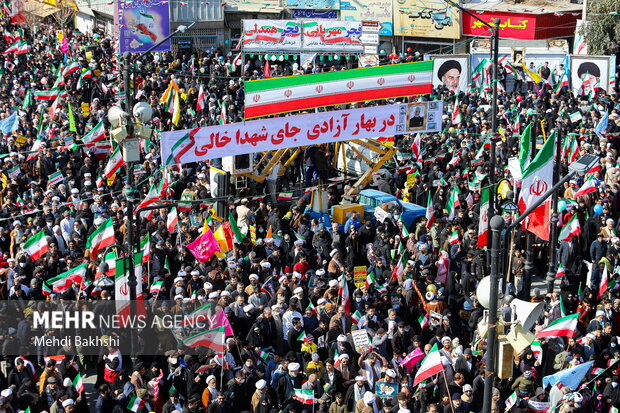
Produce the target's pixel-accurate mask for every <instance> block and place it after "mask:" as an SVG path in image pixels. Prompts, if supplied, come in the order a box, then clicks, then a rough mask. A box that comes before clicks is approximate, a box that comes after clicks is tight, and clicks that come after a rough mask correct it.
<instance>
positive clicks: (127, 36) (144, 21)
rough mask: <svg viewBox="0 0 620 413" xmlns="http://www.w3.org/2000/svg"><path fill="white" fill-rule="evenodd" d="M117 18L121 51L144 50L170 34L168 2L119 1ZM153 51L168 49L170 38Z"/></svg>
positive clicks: (139, 51) (165, 50)
mask: <svg viewBox="0 0 620 413" xmlns="http://www.w3.org/2000/svg"><path fill="white" fill-rule="evenodd" d="M118 19H119V26H120V49H121V53H125V52H130V53H142V52H145V51H147V50H148V49H150V48H151V47H152V46H154V45H155V44H157V43H159V42H160V41H161V40H163V39H164V38H165V37H166V36H168V35H169V34H170V9H169V4H168V2H163V1H162V2H149V1H144V2H141V1H135V2H131V3H130V2H120V4H119V18H118ZM154 51H155V52H167V51H170V40H168V41H166V42H164V43H162V44H161V45H159V46H158V47H157V48H156V49H155V50H154Z"/></svg>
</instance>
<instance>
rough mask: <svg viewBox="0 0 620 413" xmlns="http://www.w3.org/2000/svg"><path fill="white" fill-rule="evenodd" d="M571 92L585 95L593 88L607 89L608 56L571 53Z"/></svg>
mask: <svg viewBox="0 0 620 413" xmlns="http://www.w3.org/2000/svg"><path fill="white" fill-rule="evenodd" d="M570 74H571V85H572V87H573V93H574V94H575V95H576V96H579V95H584V96H587V95H588V94H589V93H590V92H591V91H592V90H593V89H594V90H599V89H602V90H608V89H609V56H587V55H573V56H571V57H570Z"/></svg>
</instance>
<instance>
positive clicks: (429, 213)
mask: <svg viewBox="0 0 620 413" xmlns="http://www.w3.org/2000/svg"><path fill="white" fill-rule="evenodd" d="M434 222H435V208H434V207H433V197H431V192H430V191H428V199H427V200H426V229H431V227H432V226H433V223H434Z"/></svg>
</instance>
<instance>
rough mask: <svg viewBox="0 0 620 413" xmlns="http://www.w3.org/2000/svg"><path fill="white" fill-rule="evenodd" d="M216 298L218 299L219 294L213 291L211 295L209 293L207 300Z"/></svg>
mask: <svg viewBox="0 0 620 413" xmlns="http://www.w3.org/2000/svg"><path fill="white" fill-rule="evenodd" d="M217 297H219V294H218V293H217V292H215V291H214V292H212V293H209V298H217Z"/></svg>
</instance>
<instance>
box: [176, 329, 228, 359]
mask: <svg viewBox="0 0 620 413" xmlns="http://www.w3.org/2000/svg"><path fill="white" fill-rule="evenodd" d="M225 328H226V327H224V326H219V327H217V328H214V329H212V330H207V331H203V332H202V333H198V334H196V335H193V336H191V337H189V338H186V339H185V340H183V344H185V345H186V346H187V347H191V348H194V347H199V346H202V347H207V348H209V349H211V350H213V351H215V352H216V353H223V352H224V338H225V337H226V336H225V334H224V331H225Z"/></svg>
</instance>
